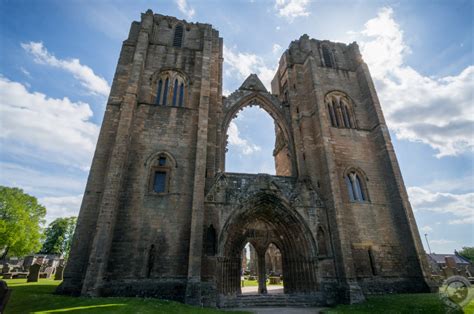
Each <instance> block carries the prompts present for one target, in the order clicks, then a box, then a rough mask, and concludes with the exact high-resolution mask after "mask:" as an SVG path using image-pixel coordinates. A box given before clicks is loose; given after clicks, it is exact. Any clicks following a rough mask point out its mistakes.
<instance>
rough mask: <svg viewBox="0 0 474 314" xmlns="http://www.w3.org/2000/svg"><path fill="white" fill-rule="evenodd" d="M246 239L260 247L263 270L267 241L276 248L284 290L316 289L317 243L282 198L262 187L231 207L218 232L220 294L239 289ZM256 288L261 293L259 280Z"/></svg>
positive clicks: (228, 293)
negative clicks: (238, 204)
mask: <svg viewBox="0 0 474 314" xmlns="http://www.w3.org/2000/svg"><path fill="white" fill-rule="evenodd" d="M247 242H251V243H252V244H253V245H254V247H255V248H256V250H257V251H258V250H259V248H262V249H263V251H262V252H263V256H262V257H263V259H261V258H260V256H259V264H263V274H264V273H265V257H264V256H265V251H266V248H267V247H268V245H269V243H274V244H275V245H276V246H277V247H278V248H279V249H280V252H281V255H282V268H283V269H282V270H283V277H284V292H285V293H290V294H291V293H312V292H315V291H316V290H317V289H318V288H317V277H316V273H317V269H316V268H317V258H316V256H317V247H316V243H315V240H314V238H313V236H312V233H311V231H310V229H309V227H308V226H307V224H306V222H305V221H304V219H303V217H301V216H300V215H299V214H298V212H296V211H295V210H294V209H292V208H291V206H290V205H289V203H288V202H287V201H286V200H284V199H283V198H281V197H280V196H278V195H277V194H275V193H273V192H271V191H268V190H262V191H260V192H257V193H255V194H254V195H253V196H250V197H249V198H248V200H247V201H245V203H244V204H242V206H240V207H239V208H238V209H237V210H235V211H234V212H233V213H232V214H231V215H230V216H229V218H228V219H227V222H226V223H225V225H224V226H223V228H222V230H221V232H220V235H219V242H218V243H219V244H218V256H219V257H218V267H219V268H218V289H219V293H220V294H221V295H237V294H239V293H240V264H239V263H240V253H241V250H242V247H243V246H244V245H245V243H247ZM260 261H262V263H261V262H260ZM259 273H260V274H261V273H262V272H261V271H260V270H259ZM259 291H260V293H265V292H264V291H261V286H260V283H259Z"/></svg>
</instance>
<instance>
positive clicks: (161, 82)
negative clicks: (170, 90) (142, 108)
mask: <svg viewBox="0 0 474 314" xmlns="http://www.w3.org/2000/svg"><path fill="white" fill-rule="evenodd" d="M162 88H163V81H162V80H160V81H159V82H158V90H157V92H156V101H155V102H156V104H157V105H159V104H160V99H161V89H162Z"/></svg>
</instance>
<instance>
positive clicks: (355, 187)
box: [344, 171, 368, 202]
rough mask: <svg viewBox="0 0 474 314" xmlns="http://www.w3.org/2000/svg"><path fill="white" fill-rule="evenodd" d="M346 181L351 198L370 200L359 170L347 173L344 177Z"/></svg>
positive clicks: (362, 200) (358, 200) (359, 200)
mask: <svg viewBox="0 0 474 314" xmlns="http://www.w3.org/2000/svg"><path fill="white" fill-rule="evenodd" d="M344 181H345V182H346V186H347V191H348V193H349V200H351V201H356V202H364V201H367V200H368V198H367V192H366V188H365V185H364V183H363V181H362V179H361V176H360V175H359V174H358V173H357V172H355V171H350V172H349V173H347V174H346V175H345V177H344Z"/></svg>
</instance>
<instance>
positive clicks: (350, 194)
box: [345, 175, 355, 201]
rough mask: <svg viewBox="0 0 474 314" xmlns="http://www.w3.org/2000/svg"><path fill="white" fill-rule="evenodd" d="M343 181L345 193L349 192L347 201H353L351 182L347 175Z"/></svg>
mask: <svg viewBox="0 0 474 314" xmlns="http://www.w3.org/2000/svg"><path fill="white" fill-rule="evenodd" d="M345 181H346V186H347V191H348V192H349V200H351V201H355V197H354V191H353V189H352V181H351V179H350V178H349V176H348V175H347V176H346V177H345Z"/></svg>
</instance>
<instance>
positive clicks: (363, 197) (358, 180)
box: [355, 174, 365, 201]
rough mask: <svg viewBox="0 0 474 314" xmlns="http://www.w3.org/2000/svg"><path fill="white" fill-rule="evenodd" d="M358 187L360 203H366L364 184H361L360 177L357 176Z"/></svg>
mask: <svg viewBox="0 0 474 314" xmlns="http://www.w3.org/2000/svg"><path fill="white" fill-rule="evenodd" d="M355 178H356V187H357V196H358V199H359V200H360V201H365V195H364V190H363V189H362V183H361V182H360V178H359V176H358V175H357V174H356V175H355Z"/></svg>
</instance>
